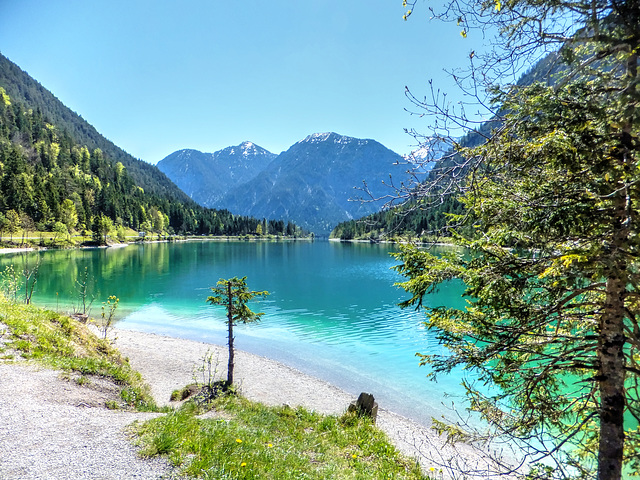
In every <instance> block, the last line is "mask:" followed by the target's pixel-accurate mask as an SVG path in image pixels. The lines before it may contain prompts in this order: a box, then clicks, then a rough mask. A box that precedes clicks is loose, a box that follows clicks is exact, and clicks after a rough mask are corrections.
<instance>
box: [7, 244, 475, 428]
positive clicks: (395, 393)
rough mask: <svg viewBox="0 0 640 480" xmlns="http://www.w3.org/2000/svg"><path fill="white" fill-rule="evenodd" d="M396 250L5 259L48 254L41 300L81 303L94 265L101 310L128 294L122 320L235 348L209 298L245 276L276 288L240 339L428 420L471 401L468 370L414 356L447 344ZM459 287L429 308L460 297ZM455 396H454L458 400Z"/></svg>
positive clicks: (251, 247) (115, 251) (201, 248)
mask: <svg viewBox="0 0 640 480" xmlns="http://www.w3.org/2000/svg"><path fill="white" fill-rule="evenodd" d="M393 250H394V247H393V246H388V245H369V244H342V243H334V242H313V243H312V242H278V243H275V242H274V243H267V242H265V243H261V242H218V241H202V242H188V243H176V244H169V243H157V244H145V245H135V246H128V247H126V248H110V249H90V250H68V251H51V252H41V253H29V254H14V255H4V256H2V257H0V268H2V269H4V267H5V266H6V265H8V264H14V265H15V268H16V269H18V268H22V266H23V265H24V263H25V262H28V263H30V264H31V265H33V264H34V263H35V262H36V260H37V258H38V257H39V258H40V262H41V266H40V270H39V275H38V283H37V285H36V291H35V293H34V296H33V301H34V303H36V304H40V305H45V306H47V307H50V308H53V309H58V310H61V311H68V310H71V309H76V310H77V309H78V308H79V303H80V302H79V294H78V285H77V283H76V280H77V279H78V278H81V276H82V274H83V272H84V270H85V268H86V269H87V272H88V278H89V285H88V292H89V293H90V296H91V297H92V298H94V302H93V305H92V310H91V314H92V315H93V316H96V317H98V316H99V315H100V311H101V310H100V307H101V302H103V301H106V299H107V297H108V296H109V295H117V296H118V298H119V299H120V306H119V307H118V311H117V317H118V319H119V320H118V326H119V327H120V328H127V329H132V330H140V331H145V332H153V333H159V334H164V335H171V336H175V337H182V338H188V339H194V340H199V341H205V342H211V343H217V344H225V343H226V325H225V323H224V321H225V312H224V309H223V308H220V307H212V306H210V305H208V304H207V303H206V298H207V296H208V295H209V294H210V290H209V287H211V286H213V285H215V283H216V282H217V281H218V279H220V278H229V277H233V276H245V275H246V276H247V282H248V285H249V288H251V289H254V290H268V291H269V292H270V293H271V295H270V296H269V297H267V298H266V299H265V300H261V301H259V302H256V303H254V304H253V305H252V308H253V309H254V310H256V311H261V312H264V313H265V315H264V317H263V320H262V322H260V323H259V324H252V325H240V326H238V328H237V329H236V347H237V348H238V349H241V350H246V351H249V352H252V353H256V354H259V355H263V356H266V357H270V358H273V359H276V360H279V361H282V362H284V363H286V364H288V365H291V366H293V367H295V368H297V369H299V370H302V371H304V372H306V373H309V374H312V375H314V376H317V377H319V378H322V379H324V380H326V381H329V382H331V383H333V384H335V385H337V386H339V387H341V388H343V389H344V390H346V391H348V392H350V393H352V394H353V395H354V396H355V395H357V394H359V393H360V392H361V391H367V392H370V393H372V394H373V395H374V396H375V397H376V399H377V400H378V402H379V404H380V406H381V407H383V408H387V409H390V410H393V411H395V412H397V413H400V414H403V415H406V416H408V417H410V418H413V419H415V420H418V421H421V422H428V420H429V419H430V418H431V416H437V417H439V416H440V415H442V414H448V413H449V410H448V409H447V408H446V407H445V406H443V405H442V403H443V402H444V403H445V404H447V405H449V404H450V403H451V401H452V400H455V402H456V404H459V403H461V399H462V395H463V391H462V388H461V387H460V385H459V383H460V380H461V377H460V375H461V374H462V373H461V372H457V373H455V374H453V375H450V376H446V377H440V378H439V380H438V382H437V383H434V382H431V381H428V380H427V379H426V375H427V374H428V373H429V370H428V369H427V367H419V365H418V359H417V358H416V356H415V354H416V352H421V353H434V352H435V351H441V348H442V347H440V346H439V345H438V343H437V341H435V339H434V337H433V334H432V333H431V332H428V331H426V330H425V328H424V327H423V326H422V321H423V319H424V314H423V313H420V312H416V311H414V310H401V309H400V308H399V307H397V303H398V302H399V301H401V300H402V299H403V298H404V297H405V296H406V294H405V293H404V291H403V290H401V289H398V288H397V287H394V286H393V284H394V282H397V281H400V280H402V278H401V277H399V276H398V275H397V274H396V273H395V272H394V271H393V270H391V267H392V266H393V265H394V264H395V263H397V262H396V260H394V259H393V258H392V257H391V256H390V255H389V252H391V251H393ZM461 290H462V289H461V286H460V285H459V284H449V285H447V286H446V287H444V288H442V289H441V290H440V291H439V292H437V293H436V294H433V295H431V296H430V297H429V298H427V299H426V302H425V303H426V304H427V305H432V306H436V305H442V304H447V305H453V304H456V303H459V302H460V301H461V299H460V294H461ZM450 397H453V398H450Z"/></svg>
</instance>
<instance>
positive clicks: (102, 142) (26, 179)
mask: <svg viewBox="0 0 640 480" xmlns="http://www.w3.org/2000/svg"><path fill="white" fill-rule="evenodd" d="M245 150H247V151H249V150H251V148H250V147H248V146H247V148H246V149H245ZM125 227H129V228H132V229H134V230H137V231H145V232H152V233H157V234H166V233H184V234H201V235H208V234H214V235H247V234H258V235H259V234H261V233H262V232H264V231H265V230H268V231H269V233H271V234H274V235H276V234H277V235H295V236H300V235H303V234H304V232H303V231H302V230H301V229H300V228H299V227H297V226H296V225H294V224H293V223H291V222H288V223H286V224H285V222H284V221H283V220H273V219H269V220H268V221H267V220H266V219H264V218H260V219H259V220H258V219H256V218H252V217H247V216H239V215H236V214H232V213H231V212H229V211H228V210H214V209H208V208H204V207H202V206H200V205H198V204H197V203H195V202H194V201H193V200H191V199H190V198H189V197H188V196H187V195H186V194H185V193H184V192H182V191H181V190H180V189H179V188H178V187H177V186H176V185H175V184H174V183H173V182H171V180H169V178H168V177H167V176H166V175H165V174H164V173H162V172H161V171H160V170H158V169H157V167H155V166H153V165H149V164H147V163H144V162H142V161H140V160H136V159H135V158H133V157H131V155H129V154H127V153H126V152H124V150H122V149H121V148H119V147H117V146H116V145H114V144H113V143H112V142H110V141H108V140H107V139H106V138H104V137H103V136H102V135H100V134H99V133H98V132H97V131H96V130H95V128H93V127H92V126H91V125H90V124H89V123H87V122H86V121H85V120H83V119H82V118H81V117H80V116H79V115H77V114H76V113H74V112H72V111H71V110H70V109H68V108H67V107H66V106H64V105H63V104H62V103H61V102H60V101H59V100H58V99H57V98H56V97H55V96H54V95H53V94H52V93H51V92H49V91H48V90H46V89H45V88H44V87H43V86H42V85H40V84H39V83H38V82H36V81H35V80H34V79H33V78H31V77H30V76H29V75H28V74H27V73H25V72H23V71H22V70H21V69H20V68H19V67H18V66H17V65H15V64H13V63H12V62H10V61H9V60H8V59H7V58H5V57H3V56H1V55H0V238H1V234H4V233H5V232H9V234H10V238H11V235H12V234H13V232H15V231H17V230H19V229H22V230H23V231H27V230H30V231H33V230H38V231H56V232H57V233H61V232H63V231H65V232H67V233H71V232H73V231H75V230H80V231H87V232H89V231H93V234H94V236H96V237H98V236H102V234H104V240H105V241H106V236H107V235H108V234H109V232H112V231H114V230H115V231H117V232H120V233H117V235H118V236H119V237H120V236H121V234H122V235H124V228H125ZM97 232H101V233H100V235H96V233H97ZM42 241H44V240H41V242H42Z"/></svg>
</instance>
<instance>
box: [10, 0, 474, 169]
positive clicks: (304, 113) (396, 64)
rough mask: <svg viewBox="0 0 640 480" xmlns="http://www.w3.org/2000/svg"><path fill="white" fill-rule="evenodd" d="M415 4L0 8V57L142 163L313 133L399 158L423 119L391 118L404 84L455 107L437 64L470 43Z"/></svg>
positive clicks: (21, 1) (462, 55)
mask: <svg viewBox="0 0 640 480" xmlns="http://www.w3.org/2000/svg"><path fill="white" fill-rule="evenodd" d="M427 6H428V5H427V3H424V4H422V5H421V7H420V9H419V11H416V12H415V13H414V15H412V16H411V18H410V19H409V21H406V22H405V21H404V20H403V19H402V15H403V13H404V9H403V7H402V1H401V0H347V1H345V0H342V1H339V0H298V1H295V0H288V1H286V0H246V1H244V2H236V1H219V0H208V1H204V0H186V1H181V2H177V1H168V0H166V1H164V0H155V1H146V0H144V1H143V0H141V1H136V0H124V1H123V0H108V1H103V0H90V1H88V0H80V1H78V0H65V1H54V0H48V1H41V0H0V51H1V52H2V53H3V54H4V55H5V56H7V57H8V58H9V59H10V60H12V61H13V62H15V63H17V64H18V65H19V66H20V67H21V68H22V69H23V70H25V71H27V72H28V73H29V74H30V75H31V76H32V77H34V78H35V79H36V80H38V81H39V82H40V83H41V84H42V85H44V86H45V87H46V88H47V89H49V90H50V91H52V92H53V94H54V95H56V96H57V97H58V98H59V99H60V100H62V102H64V103H65V104H66V105H67V106H68V107H70V108H71V109H72V110H74V111H76V112H77V113H79V114H80V115H82V116H83V117H84V118H85V119H86V120H87V121H89V123H91V124H92V125H94V126H95V127H96V128H97V129H98V131H99V132H100V133H102V134H103V135H104V136H105V137H107V138H108V139H110V140H111V141H113V142H114V143H116V144H117V145H118V146H120V147H122V148H123V149H125V150H126V151H127V152H129V153H131V154H132V155H133V156H135V157H136V158H141V159H142V160H145V161H147V162H150V163H156V162H158V161H159V160H161V159H162V158H164V157H165V156H166V155H168V154H170V153H172V152H174V151H175V150H178V149H182V148H195V149H198V150H201V151H205V152H213V151H216V150H220V149H222V148H224V147H227V146H230V145H237V144H239V143H240V142H242V141H244V140H249V141H252V142H254V143H256V144H258V145H260V146H262V147H264V148H266V149H267V150H270V151H271V152H273V153H280V152H281V151H283V150H286V149H287V148H288V147H289V146H291V145H292V144H294V143H295V142H297V141H299V140H301V139H303V138H304V137H306V136H307V135H309V134H311V133H316V132H326V131H334V132H337V133H340V134H343V135H348V136H353V137H358V138H373V139H375V140H377V141H379V142H381V143H382V144H383V145H385V146H387V147H388V148H390V149H392V150H394V151H396V152H397V153H400V154H404V153H408V152H409V151H411V150H412V145H414V144H415V140H414V139H413V138H412V137H411V136H409V135H407V134H406V133H405V132H404V128H415V129H417V130H419V131H425V132H426V131H427V126H428V122H429V121H430V120H429V119H427V118H418V117H415V116H411V115H410V114H409V113H407V112H406V111H405V108H411V104H410V103H409V101H408V100H407V99H406V97H405V95H404V88H405V85H407V86H408V87H409V88H411V90H412V91H413V92H414V93H416V94H417V95H418V96H423V95H426V94H428V84H427V82H428V80H430V79H433V80H434V82H435V85H437V86H440V87H441V88H443V89H444V90H447V91H448V92H449V93H450V96H449V98H451V99H452V101H456V100H458V99H459V98H458V97H457V95H458V91H457V90H456V88H455V86H454V85H453V82H452V80H451V79H450V78H449V77H448V75H446V74H445V73H444V72H443V69H445V68H446V69H452V68H456V67H463V66H465V65H467V62H468V55H469V52H470V51H471V50H474V49H475V50H478V48H479V45H478V43H477V42H479V41H481V38H474V37H473V36H472V35H470V36H469V37H467V38H466V39H463V38H462V37H461V36H460V32H459V30H460V28H459V27H457V26H456V25H450V24H442V23H438V22H430V21H429V18H428V17H429V13H428V11H427Z"/></svg>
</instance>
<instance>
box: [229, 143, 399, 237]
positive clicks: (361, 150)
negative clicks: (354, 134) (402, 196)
mask: <svg viewBox="0 0 640 480" xmlns="http://www.w3.org/2000/svg"><path fill="white" fill-rule="evenodd" d="M404 163H405V161H404V159H403V158H402V157H401V156H400V155H398V154H396V153H394V152H392V151H391V150H389V149H388V148H386V147H384V146H383V145H381V144H380V143H378V142H376V141H374V140H362V139H357V138H351V137H345V136H341V135H338V134H336V133H321V134H314V135H309V136H308V137H307V138H305V139H304V140H301V141H299V142H298V143H296V144H295V145H293V146H292V147H290V148H289V149H288V150H287V151H285V152H283V153H281V154H280V155H278V157H277V158H275V159H274V160H273V161H272V162H271V163H270V164H269V165H268V166H267V167H266V168H265V170H264V171H262V172H261V173H260V174H258V175H257V176H256V177H255V178H254V179H252V180H250V181H248V182H245V183H243V184H241V185H238V186H237V187H235V188H233V189H232V190H231V191H229V193H227V194H226V195H225V196H224V198H223V199H222V200H221V201H220V204H219V205H220V206H224V208H229V209H233V211H237V212H238V213H242V214H245V215H252V216H256V217H258V218H261V217H272V216H274V215H275V216H277V217H278V218H285V219H289V220H291V221H294V222H295V223H297V224H298V225H300V226H301V227H303V228H305V229H308V230H311V231H313V232H314V233H316V234H319V235H328V234H329V232H330V231H331V229H332V228H333V227H334V226H335V225H336V224H337V223H338V222H341V221H344V220H348V219H351V218H357V217H361V216H364V215H367V214H369V213H372V212H376V211H378V210H379V209H380V208H381V204H382V202H380V201H378V202H365V203H363V202H360V201H354V199H355V198H357V197H361V196H362V192H360V191H358V190H356V187H362V186H363V181H366V182H367V184H368V186H369V188H370V189H371V191H372V193H373V195H374V196H376V197H379V196H383V195H386V194H389V193H391V192H390V189H389V187H386V186H384V185H383V184H382V180H383V179H388V178H389V175H390V174H392V175H393V178H394V181H401V180H404V179H405V177H406V173H405V168H404V167H403V164H404Z"/></svg>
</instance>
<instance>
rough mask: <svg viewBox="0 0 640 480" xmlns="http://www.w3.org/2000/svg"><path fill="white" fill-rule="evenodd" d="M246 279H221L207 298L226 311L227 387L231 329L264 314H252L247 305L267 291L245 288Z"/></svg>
mask: <svg viewBox="0 0 640 480" xmlns="http://www.w3.org/2000/svg"><path fill="white" fill-rule="evenodd" d="M246 280H247V277H242V278H238V277H233V278H230V279H228V280H225V279H223V278H221V279H220V280H218V283H216V286H215V287H211V291H212V292H213V295H211V296H209V297H207V302H208V303H210V304H211V305H221V306H224V307H225V308H226V310H227V326H228V346H229V362H228V365H227V386H231V385H233V370H234V356H235V355H234V336H233V327H234V326H236V325H237V324H238V322H241V323H253V322H259V321H260V318H261V317H262V316H263V315H264V313H256V312H253V311H252V310H251V309H250V308H249V307H248V305H247V303H248V302H249V301H251V300H253V299H254V298H256V297H266V296H267V295H269V292H267V291H253V290H249V289H248V287H247V282H246Z"/></svg>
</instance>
